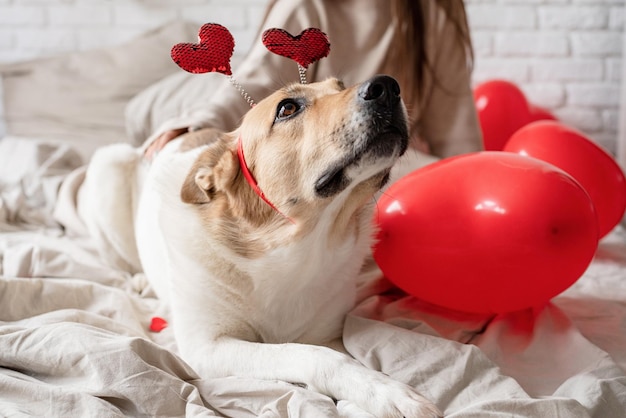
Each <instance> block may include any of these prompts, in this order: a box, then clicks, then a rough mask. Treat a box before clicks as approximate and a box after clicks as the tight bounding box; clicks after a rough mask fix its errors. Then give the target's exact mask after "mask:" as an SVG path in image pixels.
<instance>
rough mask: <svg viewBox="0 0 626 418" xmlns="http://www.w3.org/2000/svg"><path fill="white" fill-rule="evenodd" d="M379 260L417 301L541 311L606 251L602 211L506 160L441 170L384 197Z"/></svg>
mask: <svg viewBox="0 0 626 418" xmlns="http://www.w3.org/2000/svg"><path fill="white" fill-rule="evenodd" d="M376 220H377V222H378V225H379V227H380V230H379V234H378V243H377V245H376V246H375V248H374V258H375V259H376V262H377V263H378V265H379V266H380V268H381V270H382V271H383V273H384V274H385V275H386V276H387V278H389V279H390V280H391V281H392V282H393V283H395V284H396V285H397V286H398V287H400V288H401V289H403V290H405V291H406V292H408V293H409V294H412V295H414V296H416V297H417V298H420V299H422V300H425V301H427V302H430V303H432V304H435V305H439V306H443V307H446V308H450V309H455V310H459V311H465V312H477V313H500V312H510V311H515V310H519V309H524V308H527V307H533V306H539V305H542V304H544V303H545V302H547V301H549V300H550V299H551V298H552V297H554V296H555V295H557V294H559V293H560V292H562V291H563V290H565V289H567V288H568V287H569V286H570V285H572V284H573V283H574V282H575V281H576V280H577V279H578V278H579V277H580V276H581V275H582V274H583V272H584V271H585V269H586V268H587V266H588V265H589V263H590V262H591V259H592V258H593V256H594V253H595V250H596V247H597V244H598V233H597V222H596V217H595V213H594V208H593V204H592V203H591V201H590V199H589V196H588V195H587V193H586V192H585V191H584V190H583V189H582V187H581V186H580V185H579V184H578V183H577V182H576V181H575V180H574V179H573V178H572V177H571V176H569V175H568V174H567V173H565V172H564V171H562V170H560V169H558V168H556V167H554V166H552V165H551V164H548V163H545V162H543V161H540V160H537V159H534V158H527V157H523V156H521V155H516V154H512V153H504V152H481V153H475V154H466V155H463V156H459V157H454V158H449V159H446V160H442V161H440V162H438V163H435V164H432V165H430V166H427V167H425V168H423V169H419V170H416V171H414V172H413V173H411V174H409V175H407V176H405V177H403V178H402V179H400V180H399V181H398V182H396V183H394V184H393V185H392V186H391V187H389V189H387V191H386V192H385V193H384V194H383V195H382V196H381V197H380V199H379V202H378V205H377V213H376Z"/></svg>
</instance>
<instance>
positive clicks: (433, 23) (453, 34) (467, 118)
mask: <svg viewBox="0 0 626 418" xmlns="http://www.w3.org/2000/svg"><path fill="white" fill-rule="evenodd" d="M444 16H445V13H444V12H443V11H442V10H441V9H439V8H438V7H437V6H435V7H431V10H429V19H430V22H429V23H430V24H429V26H430V29H429V36H428V39H427V54H428V57H429V62H430V63H431V69H430V70H427V77H428V82H427V83H426V85H427V86H428V90H427V91H426V94H425V97H424V99H423V100H424V102H423V104H422V112H421V116H420V123H419V135H420V137H421V138H423V139H424V140H425V141H426V142H427V143H428V145H429V147H430V152H431V153H432V154H433V155H436V156H438V157H441V158H445V157H450V156H453V155H458V154H463V153H467V152H473V151H479V150H482V149H483V145H482V134H481V131H480V125H479V123H478V117H477V114H476V107H475V104H474V97H473V93H472V88H471V68H470V66H469V63H468V55H467V53H466V49H465V48H466V45H464V44H463V43H462V42H460V41H459V39H458V32H457V31H458V29H457V27H455V25H454V23H453V22H452V21H450V20H449V19H445V17H444ZM461 23H462V26H461V29H462V30H464V31H467V22H466V20H465V16H464V13H463V19H462V22H461ZM466 33H467V32H466Z"/></svg>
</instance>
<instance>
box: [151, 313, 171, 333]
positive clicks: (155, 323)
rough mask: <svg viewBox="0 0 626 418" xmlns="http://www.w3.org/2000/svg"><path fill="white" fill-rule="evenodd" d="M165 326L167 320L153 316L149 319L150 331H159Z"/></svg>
mask: <svg viewBox="0 0 626 418" xmlns="http://www.w3.org/2000/svg"><path fill="white" fill-rule="evenodd" d="M165 328H167V321H166V320H165V319H163V318H160V317H158V316H155V317H153V318H152V321H150V331H152V332H161V331H163V330H164V329H165Z"/></svg>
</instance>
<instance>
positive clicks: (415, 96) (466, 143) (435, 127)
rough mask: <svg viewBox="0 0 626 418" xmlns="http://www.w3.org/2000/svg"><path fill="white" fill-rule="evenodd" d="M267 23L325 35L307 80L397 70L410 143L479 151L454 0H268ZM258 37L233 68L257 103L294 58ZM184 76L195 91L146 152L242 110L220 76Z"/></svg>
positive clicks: (228, 123) (291, 77)
mask: <svg viewBox="0 0 626 418" xmlns="http://www.w3.org/2000/svg"><path fill="white" fill-rule="evenodd" d="M273 27H277V28H282V29H285V30H286V31H288V32H289V33H291V34H293V35H296V34H299V33H300V32H301V31H302V30H303V29H305V28H308V27H317V28H320V29H321V30H322V31H324V32H325V33H326V34H327V35H328V37H329V39H330V43H331V49H330V54H329V55H328V57H327V58H324V59H322V60H320V61H318V62H317V63H315V64H312V65H311V66H310V67H309V69H308V72H307V77H308V82H314V81H319V80H323V79H325V78H327V77H338V78H340V79H342V81H343V82H344V84H345V85H347V86H349V85H352V84H356V83H358V82H361V81H363V80H366V79H368V78H370V77H371V76H373V75H375V74H379V73H385V74H389V75H391V76H393V77H394V78H396V79H397V80H398V82H399V84H400V86H401V91H402V96H403V98H404V101H405V104H406V106H407V111H408V114H409V119H410V132H411V142H410V145H411V147H413V148H414V149H417V150H419V151H422V152H425V153H428V154H432V155H434V156H436V157H440V158H445V157H450V156H453V155H458V154H463V153H467V152H473V151H478V150H481V149H482V138H481V132H480V127H479V124H478V119H477V115H476V109H475V106H474V100H473V94H472V89H471V70H472V64H473V51H472V45H471V39H470V33H469V28H468V24H467V18H466V14H465V8H464V4H463V2H462V0H417V1H415V0H391V1H389V0H339V1H337V0H298V1H294V0H272V1H270V2H269V4H268V7H267V11H266V15H265V18H264V20H263V23H262V25H261V30H265V29H268V28H273ZM258 37H259V41H258V42H255V44H254V46H253V47H252V48H251V50H250V51H249V53H248V54H247V56H246V57H245V58H244V60H243V61H242V62H241V64H240V65H239V66H238V67H235V68H234V77H235V79H236V80H237V81H238V82H239V84H241V85H243V87H244V88H245V90H246V91H247V92H248V93H249V94H250V96H252V98H253V99H254V100H256V101H259V100H261V99H262V98H263V97H265V96H267V95H268V94H269V93H271V92H272V91H274V90H276V89H278V88H280V87H282V86H284V85H285V84H287V83H290V82H296V81H297V80H298V71H297V66H296V64H295V62H292V61H289V60H288V59H287V58H284V57H281V56H278V55H275V54H273V53H271V52H270V51H268V50H267V49H266V48H265V47H264V45H263V44H262V43H261V42H260V33H259V36H258ZM181 71H182V70H181ZM185 76H186V77H188V80H187V83H188V84H187V86H186V88H187V89H188V90H193V91H194V92H199V93H196V94H199V96H198V97H197V99H196V100H195V103H193V104H192V105H189V106H188V108H186V109H183V110H182V111H180V112H178V114H176V115H175V116H174V117H172V118H170V119H169V120H167V121H163V123H161V125H160V127H159V128H158V129H156V130H155V132H154V133H153V135H152V136H151V137H150V138H149V139H148V140H147V142H146V143H145V145H144V146H145V150H146V156H147V157H148V159H150V158H151V156H152V154H153V153H155V152H158V150H159V149H160V148H162V147H163V146H164V145H165V144H166V143H167V142H168V141H170V140H171V139H173V138H175V137H177V136H179V135H181V134H182V133H184V132H187V131H188V130H189V129H197V128H202V127H213V128H217V129H219V130H223V131H231V130H233V129H235V128H236V126H237V124H238V122H239V121H240V119H241V117H242V116H243V115H244V114H245V112H246V111H247V110H248V109H249V105H248V104H247V103H246V101H245V100H244V99H243V98H242V97H241V96H240V93H239V92H238V91H237V90H236V89H235V88H234V87H233V86H232V85H231V84H230V83H229V82H228V80H227V78H226V77H225V76H222V75H220V74H218V76H219V77H213V78H202V76H199V75H195V74H187V75H185ZM207 83H209V84H207ZM210 83H213V84H216V85H211V84H210Z"/></svg>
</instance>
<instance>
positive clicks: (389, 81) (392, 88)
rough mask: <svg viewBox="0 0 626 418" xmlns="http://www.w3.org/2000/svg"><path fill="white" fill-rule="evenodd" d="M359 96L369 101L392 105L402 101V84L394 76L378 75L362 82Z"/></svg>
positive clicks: (385, 105) (379, 104) (380, 104)
mask: <svg viewBox="0 0 626 418" xmlns="http://www.w3.org/2000/svg"><path fill="white" fill-rule="evenodd" d="M359 97H360V98H361V99H362V100H363V101H365V102H368V103H373V104H376V105H378V106H383V107H392V106H395V105H396V104H398V102H399V101H400V86H399V85H398V82H397V81H396V80H395V79H394V78H393V77H389V76H388V75H377V76H374V77H372V78H370V79H369V80H367V81H365V82H364V83H363V84H361V87H359Z"/></svg>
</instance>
